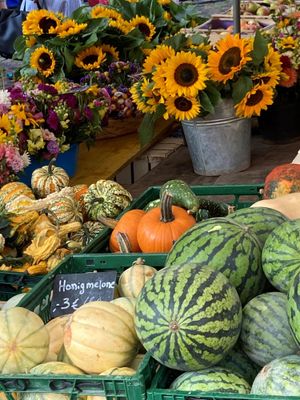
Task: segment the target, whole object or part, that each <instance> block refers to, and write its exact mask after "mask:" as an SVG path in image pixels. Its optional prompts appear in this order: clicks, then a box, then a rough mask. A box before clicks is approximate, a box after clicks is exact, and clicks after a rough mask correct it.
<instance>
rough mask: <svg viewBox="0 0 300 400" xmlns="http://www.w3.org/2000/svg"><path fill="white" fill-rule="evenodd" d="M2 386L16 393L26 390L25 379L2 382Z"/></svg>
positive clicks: (26, 381) (26, 382)
mask: <svg viewBox="0 0 300 400" xmlns="http://www.w3.org/2000/svg"><path fill="white" fill-rule="evenodd" d="M3 385H4V386H5V388H6V389H13V390H16V391H18V392H23V391H25V390H26V389H27V388H28V380H27V379H9V380H7V381H4V383H3Z"/></svg>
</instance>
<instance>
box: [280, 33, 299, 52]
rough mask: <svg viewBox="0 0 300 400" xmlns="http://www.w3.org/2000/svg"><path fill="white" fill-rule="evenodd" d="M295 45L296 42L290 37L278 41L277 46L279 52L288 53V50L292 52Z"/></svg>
mask: <svg viewBox="0 0 300 400" xmlns="http://www.w3.org/2000/svg"><path fill="white" fill-rule="evenodd" d="M296 45H297V40H296V39H294V38H293V37H292V36H288V37H283V38H281V39H279V40H278V42H277V46H278V48H279V50H282V51H283V52H284V51H288V50H294V49H295V48H296Z"/></svg>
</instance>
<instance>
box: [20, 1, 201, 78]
mask: <svg viewBox="0 0 300 400" xmlns="http://www.w3.org/2000/svg"><path fill="white" fill-rule="evenodd" d="M202 20H203V19H201V18H199V17H197V15H196V13H195V8H194V7H191V6H185V5H177V4H176V3H173V2H172V1H171V0H143V1H140V2H139V1H137V2H130V1H127V0H111V2H110V4H109V5H108V6H105V5H101V4H99V5H97V6H95V7H89V6H83V7H81V8H79V9H78V10H76V11H75V12H74V13H73V15H72V18H67V17H65V16H63V15H62V14H60V13H54V12H51V11H48V10H43V9H42V10H34V11H31V12H29V13H28V16H27V18H26V20H25V21H24V23H23V25H22V31H23V35H22V36H20V37H19V38H18V39H17V41H16V43H15V49H16V52H15V55H14V58H16V59H21V60H22V61H23V63H22V67H21V68H20V70H19V72H18V76H27V77H28V76H29V77H32V76H37V77H39V78H40V79H43V81H44V82H51V83H54V82H56V81H57V80H61V79H63V78H68V79H72V80H75V81H79V80H80V78H81V77H82V76H84V75H85V74H86V73H87V72H90V71H99V70H100V71H101V72H105V71H106V70H107V68H108V65H109V64H110V63H112V62H115V61H128V60H135V61H137V62H142V61H143V59H144V58H145V53H147V52H149V51H150V50H151V48H154V47H155V46H156V45H157V44H158V43H160V42H161V41H162V40H164V39H165V38H166V37H167V36H168V35H170V34H174V33H176V32H177V31H179V30H180V29H181V28H182V27H190V26H193V25H195V24H198V23H199V22H201V21H202Z"/></svg>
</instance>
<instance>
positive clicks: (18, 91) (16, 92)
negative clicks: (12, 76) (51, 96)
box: [9, 84, 26, 101]
mask: <svg viewBox="0 0 300 400" xmlns="http://www.w3.org/2000/svg"><path fill="white" fill-rule="evenodd" d="M9 91H10V97H11V99H12V101H16V100H21V101H25V100H26V96H25V94H24V92H23V90H22V87H21V86H19V85H17V84H15V85H14V86H13V87H12V88H11V89H10V90H9Z"/></svg>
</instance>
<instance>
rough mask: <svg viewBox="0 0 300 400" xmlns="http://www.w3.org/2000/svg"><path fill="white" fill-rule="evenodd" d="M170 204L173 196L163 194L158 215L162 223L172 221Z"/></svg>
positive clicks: (166, 193)
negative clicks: (159, 214)
mask: <svg viewBox="0 0 300 400" xmlns="http://www.w3.org/2000/svg"><path fill="white" fill-rule="evenodd" d="M172 202H173V196H172V195H171V193H168V192H164V193H163V195H162V198H161V204H160V213H161V218H160V220H161V221H162V222H172V221H174V215H173V212H172Z"/></svg>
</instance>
